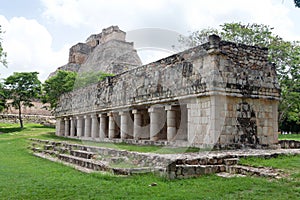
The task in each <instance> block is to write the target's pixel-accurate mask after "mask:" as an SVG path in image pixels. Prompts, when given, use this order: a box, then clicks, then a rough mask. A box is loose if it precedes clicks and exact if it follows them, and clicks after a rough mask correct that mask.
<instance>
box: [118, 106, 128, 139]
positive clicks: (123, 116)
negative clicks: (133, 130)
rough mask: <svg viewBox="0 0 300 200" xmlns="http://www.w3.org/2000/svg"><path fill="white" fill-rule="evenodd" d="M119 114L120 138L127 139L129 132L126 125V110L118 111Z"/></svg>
mask: <svg viewBox="0 0 300 200" xmlns="http://www.w3.org/2000/svg"><path fill="white" fill-rule="evenodd" d="M119 115H120V116H121V122H120V125H121V127H120V131H121V139H127V135H128V133H129V125H128V113H127V112H126V111H122V112H119Z"/></svg>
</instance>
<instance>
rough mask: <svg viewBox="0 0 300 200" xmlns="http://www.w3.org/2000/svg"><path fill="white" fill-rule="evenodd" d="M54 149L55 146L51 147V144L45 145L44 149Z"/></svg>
mask: <svg viewBox="0 0 300 200" xmlns="http://www.w3.org/2000/svg"><path fill="white" fill-rule="evenodd" d="M53 148H54V146H53V145H49V144H47V145H44V149H45V150H52V149H53Z"/></svg>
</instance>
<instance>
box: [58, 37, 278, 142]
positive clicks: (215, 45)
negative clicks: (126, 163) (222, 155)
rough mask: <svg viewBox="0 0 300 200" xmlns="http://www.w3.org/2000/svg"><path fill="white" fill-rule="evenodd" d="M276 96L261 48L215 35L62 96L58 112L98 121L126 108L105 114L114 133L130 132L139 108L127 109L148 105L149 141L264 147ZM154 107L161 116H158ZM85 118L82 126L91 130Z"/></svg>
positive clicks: (273, 128) (270, 138)
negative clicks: (162, 118)
mask: <svg viewBox="0 0 300 200" xmlns="http://www.w3.org/2000/svg"><path fill="white" fill-rule="evenodd" d="M279 98H280V89H279V84H278V82H277V78H276V72H275V67H274V66H273V65H272V64H270V63H269V62H268V50H267V49H265V48H260V47H256V46H246V45H242V44H235V43H231V42H226V41H220V38H219V37H218V36H216V35H213V36H210V38H209V42H208V43H206V44H203V45H200V46H197V47H195V48H191V49H188V50H186V51H183V52H181V53H178V54H175V55H172V56H169V57H167V58H164V59H161V60H158V61H156V62H153V63H150V64H147V65H144V66H140V67H136V68H134V69H131V70H129V71H126V72H123V73H121V74H117V75H116V76H113V77H109V78H107V79H106V80H104V81H101V82H99V83H97V84H94V85H90V86H88V87H86V88H82V89H79V90H76V91H73V92H71V93H68V94H65V95H63V96H62V97H61V99H60V103H59V105H58V107H57V110H56V116H57V118H58V119H61V120H63V119H65V118H67V120H68V118H69V117H71V116H87V115H90V114H91V113H94V114H97V115H99V117H98V118H97V120H98V122H99V123H100V124H101V117H100V115H101V114H106V116H107V117H109V113H119V112H126V113H127V117H123V118H122V113H120V114H119V115H118V116H117V117H116V116H115V117H114V118H109V120H112V121H115V123H116V124H115V125H116V126H117V127H119V129H116V128H115V125H113V123H112V122H110V123H109V124H107V125H106V126H107V127H108V128H107V129H109V130H111V131H110V133H113V132H114V133H116V132H119V133H120V134H119V136H118V134H115V135H114V137H121V138H123V139H130V138H131V139H135V138H136V137H135V136H136V135H135V134H137V133H134V131H133V133H132V131H128V130H129V128H128V126H137V124H136V123H137V122H136V120H139V119H140V117H141V116H142V115H137V114H134V113H137V112H136V111H133V110H137V111H142V110H148V112H146V114H144V116H145V117H146V115H147V114H148V117H149V118H150V122H149V124H148V126H149V127H148V128H147V124H146V125H145V126H144V131H146V132H147V131H148V132H149V133H147V134H149V137H148V139H150V140H168V141H169V140H172V141H176V140H184V141H187V142H188V143H189V145H193V146H199V147H203V148H206V147H214V148H241V147H243V146H251V147H264V146H272V145H275V144H277V143H278V140H277V103H278V100H279ZM156 110H157V111H156ZM175 110H180V112H177V113H176V111H175ZM159 112H162V113H165V114H166V115H165V116H166V117H165V118H166V119H164V120H160V118H158V116H162V115H161V114H157V113H159ZM88 117H89V116H88ZM125 119H126V120H128V121H126V123H125V122H124V120H125ZM109 120H108V121H109ZM122 120H123V121H122ZM118 121H119V122H118ZM122 122H123V124H126V126H125V125H124V126H122ZM130 122H132V123H130ZM138 122H139V121H138ZM159 122H160V123H159ZM58 123H60V122H58ZM74 123H75V124H76V122H74ZM85 123H86V122H85ZM87 123H88V125H87V126H88V127H86V125H82V126H85V128H87V130H88V131H90V127H89V126H90V125H89V123H90V122H89V121H88V122H87ZM91 123H92V124H93V122H91ZM119 123H120V124H119ZM139 123H140V122H139ZM67 125H68V126H69V123H67ZM59 126H60V127H62V126H65V124H61V125H59ZM91 126H92V127H93V125H91ZM95 126H96V125H94V128H95ZM98 126H99V125H97V127H98ZM140 126H141V125H140ZM92 127H91V129H93V128H92ZM103 127H104V126H103ZM123 128H125V129H126V134H125V133H124V134H123V133H122V130H123ZM59 129H60V130H63V128H59ZM132 129H133V130H137V129H134V128H132ZM146 129H147V130H146ZM68 130H69V129H68ZM74 130H77V129H75V128H74ZM74 130H73V134H75V135H76V133H75V132H76V131H75V132H74ZM112 130H113V131H112ZM80 131H81V130H80ZM83 132H84V131H83ZM100 132H101V131H100ZM104 132H105V131H104ZM108 132H109V131H108ZM129 132H131V133H129ZM58 134H59V133H58ZM95 134H96V135H95V137H97V134H98V135H99V134H100V135H99V137H100V138H101V137H102V136H101V133H99V132H97V133H95ZM147 134H146V135H147ZM108 135H109V134H108ZM125 135H127V136H125ZM129 136H131V137H129ZM176 136H177V137H176ZM103 137H104V136H103ZM92 138H93V137H92Z"/></svg>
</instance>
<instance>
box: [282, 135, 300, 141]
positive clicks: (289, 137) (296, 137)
mask: <svg viewBox="0 0 300 200" xmlns="http://www.w3.org/2000/svg"><path fill="white" fill-rule="evenodd" d="M278 139H279V140H297V141H300V134H287V135H282V134H279V135H278Z"/></svg>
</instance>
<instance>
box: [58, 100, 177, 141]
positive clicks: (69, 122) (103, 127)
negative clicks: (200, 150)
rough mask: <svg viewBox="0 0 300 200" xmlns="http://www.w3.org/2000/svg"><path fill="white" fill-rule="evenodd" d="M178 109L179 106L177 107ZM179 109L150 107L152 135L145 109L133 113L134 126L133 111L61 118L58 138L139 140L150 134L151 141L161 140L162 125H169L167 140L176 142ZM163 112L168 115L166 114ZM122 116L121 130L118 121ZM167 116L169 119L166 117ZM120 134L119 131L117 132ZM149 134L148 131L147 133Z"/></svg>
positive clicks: (59, 119)
mask: <svg viewBox="0 0 300 200" xmlns="http://www.w3.org/2000/svg"><path fill="white" fill-rule="evenodd" d="M176 108H177V107H176ZM176 108H175V107H174V106H171V105H169V106H165V107H164V108H163V107H150V108H149V109H148V113H149V116H150V124H149V126H150V127H149V133H143V132H145V131H146V129H145V127H143V124H142V112H141V110H137V109H135V110H132V111H131V113H132V114H133V123H132V119H131V116H130V112H129V111H121V112H118V113H116V112H109V113H107V114H105V113H101V114H96V113H93V114H89V115H85V116H76V117H74V116H71V117H65V118H58V119H57V135H59V136H66V137H79V138H81V137H85V138H94V139H96V138H99V139H100V140H103V139H104V138H109V139H113V138H117V137H118V135H120V136H119V137H118V138H121V139H135V140H138V139H140V138H141V136H142V135H143V137H144V138H145V134H146V135H147V134H148V138H149V139H150V140H153V141H155V140H158V139H159V138H158V137H157V134H158V133H159V132H160V131H161V129H162V126H164V124H166V126H167V137H166V138H167V140H168V141H172V140H173V139H174V137H175V135H176V131H177V128H176ZM162 111H163V112H164V113H165V112H166V115H165V114H164V115H163V113H162ZM116 114H119V115H118V116H116ZM117 117H119V120H120V122H119V131H118V124H117V123H116V118H117ZM165 117H166V118H165ZM117 131H118V132H117ZM146 132H147V131H146Z"/></svg>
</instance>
